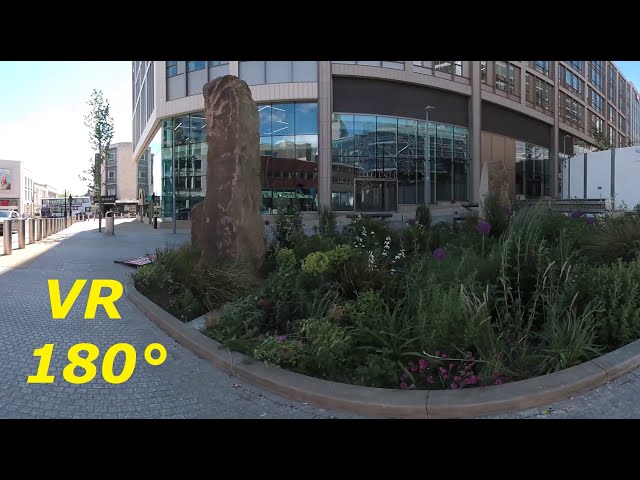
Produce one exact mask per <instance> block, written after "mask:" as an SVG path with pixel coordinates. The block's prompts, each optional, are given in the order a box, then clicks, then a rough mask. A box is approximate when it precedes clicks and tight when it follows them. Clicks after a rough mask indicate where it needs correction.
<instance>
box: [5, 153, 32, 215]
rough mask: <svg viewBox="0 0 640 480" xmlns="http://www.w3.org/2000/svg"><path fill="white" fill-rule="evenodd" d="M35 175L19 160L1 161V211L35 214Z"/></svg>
mask: <svg viewBox="0 0 640 480" xmlns="http://www.w3.org/2000/svg"><path fill="white" fill-rule="evenodd" d="M33 203H34V190H33V174H32V173H31V170H29V169H28V168H26V166H25V165H24V162H21V161H19V160H0V210H15V211H16V212H18V213H21V214H33Z"/></svg>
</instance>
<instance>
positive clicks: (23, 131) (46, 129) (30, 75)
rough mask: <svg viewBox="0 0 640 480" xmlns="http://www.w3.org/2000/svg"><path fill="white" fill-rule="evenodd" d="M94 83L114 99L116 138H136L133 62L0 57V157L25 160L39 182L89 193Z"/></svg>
mask: <svg viewBox="0 0 640 480" xmlns="http://www.w3.org/2000/svg"><path fill="white" fill-rule="evenodd" d="M94 88H95V89H98V90H102V91H103V93H104V95H105V97H106V98H107V99H108V100H109V103H110V104H111V111H112V116H113V119H114V125H115V135H114V138H113V143H115V142H120V141H122V142H127V141H131V110H132V109H131V62H53V61H52V62H0V158H2V159H6V160H22V161H24V162H25V164H26V166H27V168H29V169H30V170H31V171H32V173H33V176H34V180H35V181H37V182H41V183H49V184H51V185H53V186H55V187H57V188H58V189H61V190H63V189H65V188H66V189H68V190H71V191H72V192H73V193H75V194H76V195H77V194H81V193H84V192H85V191H86V188H87V187H86V183H85V182H82V181H80V180H79V179H78V175H79V174H80V173H81V172H82V171H83V170H85V169H86V168H87V167H88V165H89V161H90V158H91V156H92V153H93V152H92V148H91V146H90V144H89V140H88V138H89V137H88V129H87V128H86V127H85V126H84V115H85V114H86V113H87V112H88V109H89V107H88V106H87V103H86V102H87V101H88V100H89V98H90V96H91V91H92V90H93V89H94Z"/></svg>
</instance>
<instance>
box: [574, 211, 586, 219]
mask: <svg viewBox="0 0 640 480" xmlns="http://www.w3.org/2000/svg"><path fill="white" fill-rule="evenodd" d="M582 216H584V212H582V211H580V210H578V211H577V212H572V213H571V218H580V217H582Z"/></svg>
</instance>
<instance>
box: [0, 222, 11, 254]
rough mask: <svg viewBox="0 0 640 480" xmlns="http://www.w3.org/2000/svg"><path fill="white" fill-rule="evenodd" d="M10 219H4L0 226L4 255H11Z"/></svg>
mask: <svg viewBox="0 0 640 480" xmlns="http://www.w3.org/2000/svg"><path fill="white" fill-rule="evenodd" d="M11 227H12V225H11V220H5V221H4V224H3V226H2V243H3V245H4V254H5V255H11V250H12V248H11V243H12V242H11V238H12V232H11Z"/></svg>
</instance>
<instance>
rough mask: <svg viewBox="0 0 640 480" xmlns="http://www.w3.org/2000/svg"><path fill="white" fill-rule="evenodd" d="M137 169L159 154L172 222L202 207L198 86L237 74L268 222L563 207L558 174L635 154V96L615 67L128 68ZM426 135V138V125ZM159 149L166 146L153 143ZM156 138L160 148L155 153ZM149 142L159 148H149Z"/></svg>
mask: <svg viewBox="0 0 640 480" xmlns="http://www.w3.org/2000/svg"><path fill="white" fill-rule="evenodd" d="M132 67H133V72H132V75H133V78H132V80H133V145H134V151H133V157H134V159H135V160H138V159H139V158H140V157H141V155H142V154H143V152H145V151H146V149H147V148H148V147H149V145H150V144H152V143H153V144H155V143H156V141H157V143H159V144H160V145H161V147H160V152H159V153H160V154H161V159H162V197H163V210H164V213H163V215H164V217H165V218H171V217H172V212H171V204H172V192H173V184H172V182H173V178H174V176H175V178H176V186H175V191H176V208H177V210H178V212H184V211H187V212H188V211H189V210H190V208H191V207H192V206H193V205H194V204H196V203H197V202H198V201H200V200H201V199H202V198H203V197H204V195H205V193H206V192H205V189H206V152H207V145H206V139H205V136H204V130H203V127H204V115H203V109H204V99H203V96H202V87H203V85H204V84H205V83H206V82H207V81H209V80H211V79H213V78H215V77H218V76H221V75H226V74H232V75H236V76H238V77H239V78H241V79H242V80H244V81H246V82H247V84H248V85H249V86H250V88H251V92H252V96H253V99H254V100H255V101H256V103H257V108H258V110H259V113H260V157H261V165H262V171H261V182H262V198H263V205H262V210H263V212H265V213H268V212H270V211H272V209H273V208H274V207H276V208H277V206H278V205H279V204H281V203H283V202H284V203H287V202H296V203H297V204H298V205H299V206H300V207H301V208H302V209H303V210H315V209H317V207H318V206H319V205H329V206H331V208H332V209H333V210H335V211H340V212H349V211H354V210H355V211H380V212H382V211H385V212H398V213H410V212H413V211H414V210H415V206H416V205H417V204H419V203H423V202H425V198H426V199H427V203H429V204H430V206H432V208H433V209H434V210H443V211H447V210H449V211H450V210H451V209H455V208H460V207H461V206H462V205H465V204H468V203H478V202H481V201H482V198H483V196H484V195H485V194H486V193H487V192H488V191H499V192H501V193H502V194H503V195H504V196H505V197H508V198H511V199H515V198H526V199H531V198H544V197H558V196H559V189H560V185H561V183H560V178H559V172H560V168H559V165H560V163H561V162H562V160H563V158H565V157H566V156H567V155H570V154H573V153H575V152H576V151H579V150H580V149H592V148H594V147H595V146H598V145H601V144H602V143H603V142H606V140H607V139H608V140H609V142H610V143H611V144H612V145H613V146H615V147H619V146H627V145H629V144H635V143H636V142H640V121H639V120H640V97H639V95H638V91H637V89H636V88H635V87H634V86H633V85H632V84H631V83H630V82H628V81H627V80H626V79H625V78H624V76H623V75H622V74H621V73H620V71H619V70H618V68H617V67H616V65H615V64H614V63H613V62H609V61H454V60H451V61H431V60H428V61H427V60H425V61H247V62H234V61H229V62H226V61H166V62H144V61H143V62H137V61H136V62H133V65H132ZM427 125H428V126H427ZM156 137H157V138H156ZM153 140H156V141H153ZM152 141H153V142H152Z"/></svg>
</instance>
